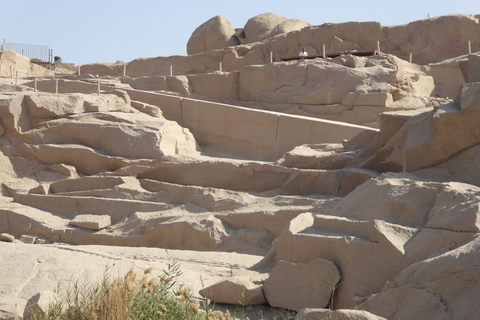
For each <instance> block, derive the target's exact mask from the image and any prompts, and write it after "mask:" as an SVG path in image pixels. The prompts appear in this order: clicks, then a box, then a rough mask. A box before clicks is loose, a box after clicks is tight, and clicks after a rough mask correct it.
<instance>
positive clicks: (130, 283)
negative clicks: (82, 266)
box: [27, 259, 263, 320]
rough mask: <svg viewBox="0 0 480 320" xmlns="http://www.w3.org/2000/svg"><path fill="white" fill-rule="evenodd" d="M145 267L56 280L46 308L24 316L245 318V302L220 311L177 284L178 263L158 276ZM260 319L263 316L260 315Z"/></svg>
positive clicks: (69, 319)
mask: <svg viewBox="0 0 480 320" xmlns="http://www.w3.org/2000/svg"><path fill="white" fill-rule="evenodd" d="M151 272H152V268H148V269H146V270H145V271H144V272H143V275H141V276H139V275H138V274H137V272H136V271H134V270H133V269H131V270H130V271H129V272H128V273H127V274H126V275H125V276H123V277H117V278H112V277H111V270H110V268H108V267H107V268H106V269H105V272H104V276H103V279H102V280H101V281H100V282H99V283H97V284H93V285H92V284H86V283H83V284H82V283H80V282H79V281H73V282H71V283H72V285H71V286H70V287H67V288H66V289H65V284H64V283H62V282H59V283H58V285H57V288H56V290H55V292H56V295H55V299H54V301H52V302H51V303H50V305H49V307H48V308H47V310H46V311H45V312H37V313H35V314H34V315H32V316H31V317H30V318H29V319H27V320H147V319H148V320H150V319H173V320H233V319H243V320H247V319H248V317H247V316H246V312H245V309H246V306H245V305H241V306H239V307H238V308H237V309H236V310H235V312H234V314H233V315H231V314H230V311H228V310H227V311H226V312H225V313H224V312H221V311H218V310H217V311H216V310H214V306H210V301H209V300H208V299H207V298H206V299H203V300H202V301H203V309H202V308H201V304H200V301H199V300H195V299H193V298H192V293H191V289H190V288H188V287H186V286H185V285H184V284H179V283H178V280H179V277H180V276H181V275H182V271H181V269H180V265H179V264H178V263H177V262H176V261H175V260H171V259H169V263H168V265H167V268H166V269H164V270H162V274H161V275H160V276H158V277H153V276H151ZM262 319H263V316H262Z"/></svg>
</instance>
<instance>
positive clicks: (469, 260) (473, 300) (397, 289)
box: [359, 237, 480, 319]
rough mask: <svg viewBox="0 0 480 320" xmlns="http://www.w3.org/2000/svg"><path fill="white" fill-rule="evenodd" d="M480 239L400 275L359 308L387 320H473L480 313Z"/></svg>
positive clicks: (410, 268)
mask: <svg viewBox="0 0 480 320" xmlns="http://www.w3.org/2000/svg"><path fill="white" fill-rule="evenodd" d="M479 261H480V237H476V238H475V239H474V240H473V241H472V242H470V243H468V244H466V245H464V246H462V247H459V248H457V249H455V250H452V251H450V252H447V253H444V254H442V255H439V256H436V257H433V258H430V259H427V260H424V261H421V262H419V263H416V264H414V265H412V266H410V267H408V268H406V269H405V270H404V271H403V272H402V273H400V274H399V275H398V276H397V277H395V279H394V280H393V281H392V282H390V283H388V284H386V285H385V287H384V288H383V289H382V291H381V292H380V293H378V294H376V295H374V296H372V297H371V298H369V299H368V300H367V301H365V302H364V303H363V304H361V305H360V306H359V309H361V310H367V311H369V312H372V313H375V314H377V315H380V316H382V317H385V318H387V319H473V318H475V317H476V315H478V314H479V313H480V305H479V304H478V303H477V297H478V296H479V295H480V277H479V274H480V273H479V271H480V270H479V268H480V265H479Z"/></svg>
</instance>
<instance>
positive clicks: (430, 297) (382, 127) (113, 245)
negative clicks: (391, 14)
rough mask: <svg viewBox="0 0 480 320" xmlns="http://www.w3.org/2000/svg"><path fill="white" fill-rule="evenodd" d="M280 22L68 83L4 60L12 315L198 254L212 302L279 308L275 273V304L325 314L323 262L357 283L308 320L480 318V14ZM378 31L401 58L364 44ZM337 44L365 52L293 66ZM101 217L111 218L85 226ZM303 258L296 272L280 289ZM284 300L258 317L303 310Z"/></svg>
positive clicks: (2, 166) (2, 263) (0, 133)
mask: <svg viewBox="0 0 480 320" xmlns="http://www.w3.org/2000/svg"><path fill="white" fill-rule="evenodd" d="M269 17H270V18H272V17H273V18H272V19H270V18H269ZM277 18H278V16H277V17H275V15H273V14H266V15H260V16H257V17H254V19H252V20H251V21H250V23H249V26H246V27H245V28H243V29H238V30H234V31H232V30H231V29H229V30H230V31H229V32H228V33H230V32H234V33H232V36H231V38H230V39H236V38H238V39H240V40H241V43H242V44H238V42H236V43H235V44H233V45H230V44H228V43H227V44H225V43H223V44H222V45H221V46H220V47H219V48H215V49H208V48H207V49H205V50H206V51H202V52H199V53H196V54H191V55H188V56H173V57H153V58H138V59H135V60H133V61H131V62H127V63H124V62H120V61H119V62H117V63H113V64H110V63H94V64H89V65H84V66H81V68H80V73H81V75H80V73H79V72H78V70H76V71H72V72H70V73H69V74H66V73H64V71H63V70H60V69H59V70H55V73H56V74H55V76H56V78H55V79H54V78H53V77H52V75H53V74H52V73H51V72H52V71H51V70H46V69H43V68H41V67H39V66H37V65H35V64H33V63H32V62H31V61H30V60H29V59H27V58H25V57H23V56H20V55H17V54H14V53H13V52H2V53H1V56H0V181H1V193H0V195H1V196H0V234H4V233H5V234H7V236H6V238H7V240H9V241H12V240H13V243H12V242H4V241H2V242H0V246H1V248H0V273H2V274H0V288H1V290H0V291H1V293H0V319H12V318H14V317H15V316H19V317H20V316H22V315H23V314H25V312H26V313H28V312H29V309H31V308H30V307H32V308H34V309H35V308H37V307H38V308H39V309H36V310H40V309H42V308H43V305H44V304H43V302H42V301H41V300H42V299H41V298H42V297H43V296H44V297H47V296H48V294H49V292H51V291H52V290H53V288H55V287H56V280H60V281H66V282H64V283H70V282H69V281H75V280H77V279H81V278H80V277H81V276H82V275H83V274H88V275H89V278H90V279H89V281H95V279H101V277H102V276H103V275H102V274H101V273H102V271H103V270H104V267H105V265H107V264H113V263H114V264H115V266H117V267H118V269H115V272H117V273H118V274H123V272H125V271H126V270H129V269H130V267H131V266H132V265H135V267H136V268H137V270H142V269H144V268H146V267H147V266H151V265H152V264H154V265H155V268H158V269H159V270H162V269H164V268H165V263H164V262H165V261H166V260H165V257H166V254H165V249H169V250H175V249H179V250H181V251H178V253H179V254H181V255H180V256H178V257H181V258H179V259H182V266H181V269H182V271H183V272H184V275H185V277H184V278H182V281H183V280H185V282H186V285H187V286H192V287H193V289H194V294H196V293H197V292H199V290H200V289H205V288H209V290H212V292H211V293H212V295H216V297H215V300H217V301H225V302H229V303H238V301H239V299H238V293H239V292H243V293H245V289H244V288H247V287H248V288H249V289H248V290H247V291H248V292H249V293H254V294H255V297H256V298H255V299H257V298H259V300H258V303H263V302H265V301H264V300H261V299H260V298H262V293H261V292H262V290H263V289H262V288H261V287H260V286H261V285H262V283H263V280H264V278H262V276H260V275H259V272H261V273H262V274H263V275H265V274H267V273H271V276H270V278H269V279H268V280H267V281H266V282H265V287H264V288H266V292H267V293H268V292H269V293H268V294H267V298H268V300H269V301H270V304H271V305H275V306H277V305H278V306H281V307H283V308H291V309H294V310H299V308H301V307H304V306H305V304H306V303H307V302H308V305H315V304H314V303H312V304H310V303H309V298H312V297H313V296H314V295H313V294H310V293H309V292H318V291H319V289H321V288H320V287H321V286H320V285H319V284H320V283H321V281H306V282H305V277H306V275H307V274H308V273H306V272H304V271H305V270H306V269H308V266H312V265H315V264H317V263H320V264H322V265H323V266H324V267H325V266H330V267H331V268H327V269H330V270H337V271H336V272H333V273H335V274H336V276H328V275H326V274H325V273H321V272H314V275H313V276H314V277H323V280H325V279H326V280H335V279H337V278H338V276H341V278H340V282H339V283H338V284H336V282H337V281H333V282H335V283H333V282H332V283H330V284H329V285H328V286H327V287H328V288H327V289H326V290H323V289H322V290H321V291H323V293H322V298H321V299H316V301H315V303H317V302H318V301H319V300H322V301H323V302H322V303H321V307H326V306H327V305H328V307H329V308H331V309H333V310H325V309H323V310H322V309H320V310H316V311H313V310H310V311H308V312H307V311H305V312H304V313H301V315H305V317H310V318H311V317H316V318H319V317H326V318H335V317H338V318H345V319H359V318H360V319H362V318H365V319H373V318H375V317H377V319H378V317H384V318H387V319H396V318H398V319H403V318H405V319H412V318H422V319H443V318H447V319H455V320H456V319H466V318H469V317H470V316H471V315H475V314H477V313H478V310H477V309H478V306H477V303H476V300H475V299H476V297H477V296H478V290H479V289H478V288H479V287H480V286H479V285H478V276H477V274H478V270H477V269H478V263H477V262H478V257H477V255H478V252H479V250H478V245H477V244H478V234H479V232H480V223H479V221H480V219H479V216H480V215H479V212H480V210H479V203H480V200H479V199H480V197H479V195H480V189H479V187H480V177H479V174H478V172H480V170H479V169H480V168H479V166H478V163H480V162H479V161H478V158H479V157H480V155H479V150H480V149H479V147H478V145H479V141H478V137H479V136H480V133H478V130H477V129H478V123H477V122H478V121H477V118H478V114H477V113H478V109H479V102H480V100H479V99H480V98H479V97H480V91H479V90H480V87H479V84H478V82H476V81H477V78H476V74H477V73H478V65H479V61H478V53H476V52H475V50H477V49H476V48H478V46H479V45H480V44H479V43H478V41H477V40H475V39H478V36H477V35H478V33H479V27H478V26H479V23H478V21H479V20H478V18H479V16H478V15H477V16H472V15H454V16H444V17H437V18H431V19H427V20H422V21H416V22H413V23H411V24H408V25H404V26H395V27H382V26H381V25H380V24H379V23H377V22H347V23H337V24H330V23H328V24H324V25H321V26H309V25H308V24H307V23H304V22H301V21H295V20H289V19H288V18H283V17H280V20H278V19H277ZM277 20H278V21H277ZM262 21H263V22H262ZM264 22H265V23H264ZM221 24H222V23H221ZM225 25H226V24H225ZM218 27H219V24H217V25H216V27H215V28H216V31H219V32H217V35H218V34H226V32H220V31H221V30H220V29H219V28H218ZM229 27H231V26H229ZM249 28H250V31H249ZM252 30H253V31H252ZM249 34H250V40H251V37H252V35H253V37H257V39H256V40H251V41H254V42H249V40H248V38H249ZM206 37H208V38H209V39H211V40H212V39H214V38H215V37H216V36H209V35H206ZM192 38H193V36H192ZM467 40H471V41H472V43H471V44H472V48H473V51H474V52H473V53H472V54H467V42H466V41H467ZM377 41H380V49H381V51H382V54H380V55H370V56H356V55H354V54H351V53H352V52H351V51H352V50H357V51H373V50H376V49H377ZM227 45H229V46H228V47H226V46H227ZM323 45H325V46H326V53H327V54H330V53H333V52H339V51H348V52H349V53H346V54H341V55H339V56H337V57H334V58H326V59H322V58H317V59H311V60H310V59H306V60H303V61H290V62H280V59H281V58H284V57H292V56H297V55H298V52H299V51H300V50H301V48H302V47H305V48H306V49H307V51H308V52H309V54H311V55H321V54H322V47H323ZM202 50H203V49H202ZM410 52H411V53H413V55H412V60H413V63H410V62H407V60H409V53H410ZM270 58H272V60H273V61H272V62H271V61H270ZM220 63H222V65H221V66H222V70H220ZM15 66H16V67H18V70H19V75H20V77H19V79H18V82H19V83H18V84H14V79H13V78H12V74H13V73H12V72H14V71H15V72H16V70H15V68H14V67H15ZM10 67H12V69H11V70H10ZM22 72H24V74H20V73H22ZM34 76H37V77H39V78H37V81H36V83H37V92H34V91H33V87H34V85H35V81H34V80H35V79H33V77H34ZM43 76H48V77H47V78H44V77H43ZM27 77H28V78H27ZM57 84H58V92H59V93H58V94H57V93H55V92H56V89H57ZM99 85H100V88H99ZM385 112H388V113H385ZM344 121H346V122H348V123H345V122H344ZM405 171H407V172H405ZM395 172H397V173H395ZM400 172H401V173H400ZM86 215H94V216H93V217H94V218H98V217H102V218H104V219H105V220H110V222H111V225H109V226H108V227H106V225H107V224H109V223H105V224H102V225H99V224H98V223H93V224H92V223H91V222H92V221H87V222H90V224H91V225H93V227H94V228H93V229H88V228H84V227H78V226H75V225H72V224H71V222H72V220H76V219H77V220H78V219H81V218H82V217H85V216H86ZM84 226H86V225H84ZM19 239H22V240H23V241H25V242H29V243H30V244H29V245H26V244H23V243H22V241H21V240H19ZM60 243H64V244H60ZM83 245H88V246H83ZM99 245H103V247H101V246H99ZM188 250H193V251H188ZM175 252H176V253H177V251H175ZM226 252H229V253H228V254H227V253H226ZM160 260H161V261H162V263H160V262H159V261H160ZM157 262H158V264H157ZM285 266H288V267H287V269H288V268H290V267H292V268H291V269H293V271H294V272H293V273H291V274H293V276H281V277H279V278H280V281H276V280H275V277H276V276H275V274H276V273H277V271H278V270H280V269H281V268H284V267H285ZM247 269H248V270H247ZM299 269H300V270H302V271H300V272H298V270H299ZM112 270H113V269H112ZM289 270H290V269H289ZM272 271H273V272H272ZM192 272H193V273H192ZM52 274H54V275H55V277H54V278H52ZM2 275H3V276H2ZM193 275H194V276H193ZM200 277H201V278H202V279H203V281H204V282H203V285H202V281H199V280H198V279H200ZM259 277H260V278H259ZM337 280H338V279H337ZM302 281H304V282H302ZM302 283H303V285H302ZM213 284H215V285H213ZM286 284H287V285H286ZM211 285H213V286H211ZM282 285H284V286H285V285H286V288H283V289H275V290H269V289H268V288H269V287H272V286H275V287H278V286H282ZM203 286H204V287H203ZM334 287H335V289H334V290H333V288H334ZM307 288H308V289H309V291H308V292H306V289H307ZM310 289H311V290H310ZM225 290H226V291H227V293H228V294H227V293H225ZM315 290H317V291H315ZM272 292H273V296H272ZM332 292H333V296H332ZM39 293H40V295H38V294H39ZM233 293H236V294H233ZM281 295H283V296H281ZM275 296H277V297H279V296H281V297H280V298H281V299H279V300H281V301H280V302H279V303H277V302H274V301H275V299H276V298H274V297H275ZM224 298H228V301H227V300H225V299H224ZM222 299H223V300H222ZM28 301H30V303H28V307H27V308H26V306H27V302H28ZM291 302H295V305H292V304H289V303H291ZM242 303H245V302H242ZM271 305H268V304H267V305H264V306H262V305H257V306H252V307H251V308H247V309H246V311H247V312H248V317H249V318H250V319H252V320H253V319H259V318H260V317H261V315H262V314H263V315H270V317H268V316H265V317H264V318H273V317H276V318H277V319H278V318H286V319H287V318H293V317H294V316H295V315H296V314H295V313H294V312H287V311H282V314H281V315H280V314H279V312H280V310H279V309H276V308H273V307H272V306H271ZM315 306H318V305H315ZM345 308H349V309H350V310H344V309H345ZM342 309H343V310H342ZM283 310H285V309H283ZM302 312H303V311H302ZM367 312H369V313H367Z"/></svg>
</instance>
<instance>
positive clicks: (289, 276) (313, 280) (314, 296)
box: [263, 259, 340, 311]
mask: <svg viewBox="0 0 480 320" xmlns="http://www.w3.org/2000/svg"><path fill="white" fill-rule="evenodd" d="M339 280H340V273H339V271H338V269H337V267H336V266H335V264H334V263H333V262H331V261H327V260H322V259H316V260H312V261H310V262H309V263H308V264H303V263H298V264H296V263H290V262H285V261H279V262H278V263H277V264H276V265H275V267H274V268H273V271H272V274H271V275H270V277H269V278H268V279H267V280H266V281H265V283H264V285H263V291H264V293H265V297H266V298H267V301H268V303H270V305H271V306H274V307H279V308H285V309H290V310H295V311H299V310H301V309H303V308H324V307H326V306H327V305H328V303H329V302H330V297H331V295H332V292H333V288H334V287H335V285H336V284H337V283H338V281H339Z"/></svg>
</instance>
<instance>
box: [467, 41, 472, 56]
mask: <svg viewBox="0 0 480 320" xmlns="http://www.w3.org/2000/svg"><path fill="white" fill-rule="evenodd" d="M468 54H472V41H468Z"/></svg>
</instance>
